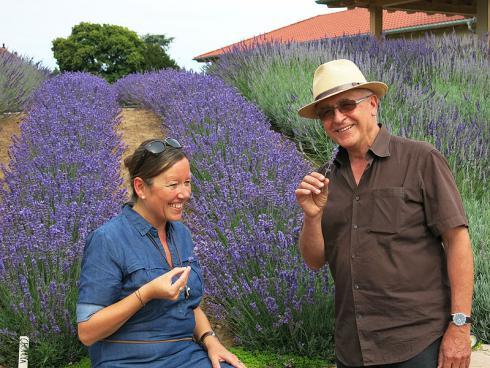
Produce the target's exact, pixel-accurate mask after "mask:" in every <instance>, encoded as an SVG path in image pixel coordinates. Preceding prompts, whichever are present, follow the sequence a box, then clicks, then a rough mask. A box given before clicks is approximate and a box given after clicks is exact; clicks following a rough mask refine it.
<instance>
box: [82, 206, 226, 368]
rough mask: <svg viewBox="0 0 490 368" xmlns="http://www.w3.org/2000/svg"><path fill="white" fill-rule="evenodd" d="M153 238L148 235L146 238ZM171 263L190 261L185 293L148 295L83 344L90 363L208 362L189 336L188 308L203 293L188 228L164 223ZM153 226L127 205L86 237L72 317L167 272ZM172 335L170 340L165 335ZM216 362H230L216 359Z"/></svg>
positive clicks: (202, 365) (206, 365) (202, 366)
mask: <svg viewBox="0 0 490 368" xmlns="http://www.w3.org/2000/svg"><path fill="white" fill-rule="evenodd" d="M150 237H152V238H153V240H151V239H150ZM167 242H168V246H169V249H170V253H171V255H172V262H173V264H174V265H175V266H183V267H185V266H190V267H191V273H190V275H189V279H188V282H187V286H188V287H189V288H190V293H189V295H188V298H185V296H184V293H181V294H180V296H179V298H178V300H175V301H172V300H165V299H154V300H151V301H150V302H148V303H147V304H146V305H145V306H144V307H143V308H141V309H140V310H139V311H138V312H136V313H135V314H134V315H133V316H132V317H131V318H130V319H129V320H128V321H127V322H126V323H125V324H124V325H123V326H121V328H119V330H117V331H116V332H115V333H114V334H112V335H111V336H108V337H107V338H105V339H103V340H101V341H98V342H96V343H95V344H93V345H92V346H90V347H89V354H90V359H91V362H92V366H93V367H111V368H116V367H146V368H152V367H161V368H174V367H175V368H177V367H179V368H191V367H192V368H210V367H211V363H210V361H209V359H208V355H207V353H206V352H205V351H204V350H203V349H202V348H201V346H200V345H198V344H196V343H195V342H194V341H192V340H191V338H192V336H193V331H194V327H195V319H194V309H195V308H196V307H197V306H198V305H199V302H200V301H201V298H202V295H203V280H202V272H201V268H200V266H199V263H198V261H197V259H196V258H195V256H194V253H193V242H192V239H191V235H190V232H189V229H188V228H187V227H186V226H185V225H184V224H182V223H181V222H169V223H167ZM169 270H170V267H169V265H168V263H167V261H166V259H165V255H164V252H163V248H162V244H161V242H160V240H159V238H158V234H157V230H156V229H155V228H154V227H152V226H151V225H150V224H149V223H148V222H147V221H146V220H145V219H144V218H143V217H141V216H140V215H139V214H138V213H137V212H135V211H134V210H133V209H132V208H131V206H130V205H125V206H124V207H123V210H122V213H121V214H119V215H118V216H116V217H114V218H113V219H111V220H110V221H108V222H107V223H105V224H104V225H102V226H101V227H100V228H98V229H97V230H95V231H94V232H92V233H91V234H90V235H89V237H88V238H87V243H86V245H85V250H84V257H83V261H82V270H81V275H80V286H79V295H78V303H77V319H78V322H81V321H84V320H87V319H88V318H90V315H91V314H93V313H95V312H96V311H97V310H99V309H102V308H104V307H106V306H109V305H111V304H114V303H116V302H118V301H119V300H121V299H123V298H125V297H127V296H128V295H130V294H132V293H133V292H135V291H136V290H137V289H138V288H140V287H141V286H143V285H144V284H146V283H148V282H149V281H151V280H153V279H154V278H156V277H158V276H160V275H163V274H164V273H166V272H168V271H169ZM167 340H173V341H167ZM221 367H231V366H230V365H228V364H226V363H222V364H221Z"/></svg>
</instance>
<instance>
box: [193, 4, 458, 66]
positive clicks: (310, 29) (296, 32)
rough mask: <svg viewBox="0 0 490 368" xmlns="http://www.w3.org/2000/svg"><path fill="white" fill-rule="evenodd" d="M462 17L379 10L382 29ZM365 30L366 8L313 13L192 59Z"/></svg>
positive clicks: (366, 28)
mask: <svg viewBox="0 0 490 368" xmlns="http://www.w3.org/2000/svg"><path fill="white" fill-rule="evenodd" d="M464 18H465V17H464V16H461V15H453V16H446V15H443V14H430V15H429V14H426V13H421V12H416V13H411V14H409V13H407V12H404V11H395V12H388V11H387V10H383V31H388V30H394V29H400V28H405V27H414V26H423V25H428V24H434V23H444V22H451V21H455V20H461V19H464ZM367 33H369V11H368V9H366V8H355V9H351V10H345V11H340V12H336V13H329V14H323V15H317V16H315V17H312V18H308V19H305V20H302V21H300V22H297V23H293V24H290V25H288V26H285V27H281V28H278V29H276V30H274V31H271V32H267V33H264V34H262V35H260V36H257V37H252V38H248V39H246V40H243V41H241V42H237V43H234V44H232V45H228V46H225V47H222V48H220V49H217V50H214V51H210V52H207V53H205V54H202V55H199V56H196V57H195V58H194V60H198V61H203V60H205V59H209V58H212V57H216V56H219V55H221V54H225V53H227V52H230V51H231V50H232V49H233V48H235V47H247V46H251V45H253V44H256V43H266V42H288V41H299V42H301V41H313V40H319V39H322V38H333V37H339V36H353V35H357V34H367Z"/></svg>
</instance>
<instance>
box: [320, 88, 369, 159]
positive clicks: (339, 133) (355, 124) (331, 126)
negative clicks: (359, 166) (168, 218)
mask: <svg viewBox="0 0 490 368" xmlns="http://www.w3.org/2000/svg"><path fill="white" fill-rule="evenodd" d="M370 95H372V96H371V97H367V96H370ZM364 97H367V98H365V99H363V98H364ZM361 99H363V100H361ZM359 100H361V101H359ZM334 106H335V107H336V108H335V109H333V111H332V108H333V107H334ZM316 110H317V111H318V113H319V115H320V116H322V118H321V121H322V123H323V127H324V129H325V132H326V133H327V135H328V136H329V137H330V138H331V139H332V140H333V141H334V142H336V143H337V144H339V145H340V146H342V147H344V148H345V149H346V150H347V151H349V152H350V153H355V152H357V151H358V152H360V153H362V152H365V151H367V149H368V148H369V147H370V146H371V144H372V143H373V141H374V139H375V138H376V135H377V133H378V126H377V123H376V114H377V111H378V98H377V97H376V96H375V95H374V93H373V92H371V91H369V90H365V89H358V90H350V91H346V92H343V93H340V94H338V95H336V96H332V97H330V98H327V99H326V100H323V101H321V102H320V103H319V104H318V105H317V107H316ZM348 110H350V111H348ZM342 111H343V112H342Z"/></svg>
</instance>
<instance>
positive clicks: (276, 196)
mask: <svg viewBox="0 0 490 368" xmlns="http://www.w3.org/2000/svg"><path fill="white" fill-rule="evenodd" d="M115 87H116V89H117V90H118V93H119V96H120V98H121V100H123V101H126V102H131V103H135V102H139V103H140V104H142V105H144V106H146V107H148V108H151V109H152V110H154V111H155V112H156V113H158V114H159V115H160V116H161V117H162V121H164V122H165V124H166V126H165V130H166V132H167V133H168V135H169V136H172V137H176V138H177V139H179V140H181V141H182V142H183V144H184V145H185V147H186V151H187V152H189V153H190V155H191V163H192V173H193V192H194V200H193V201H192V208H191V210H190V211H189V212H190V214H189V215H188V219H187V222H188V223H189V225H190V227H191V228H192V230H193V234H194V240H195V243H196V247H197V253H198V255H199V258H200V260H201V264H202V267H203V270H204V274H205V278H206V285H207V297H206V307H207V310H208V312H209V313H210V314H211V315H213V316H214V317H216V318H219V319H220V320H221V321H224V323H225V324H226V326H227V327H229V328H230V329H231V331H232V332H233V333H234V335H235V336H236V338H237V341H238V342H239V343H241V344H244V345H246V346H248V347H252V348H258V349H264V348H269V349H274V350H276V351H289V352H299V353H303V354H309V355H319V354H320V355H323V356H325V357H326V356H330V357H331V353H332V349H333V337H332V331H333V319H332V313H331V308H332V293H331V290H330V289H329V281H328V277H327V270H323V271H321V272H318V273H314V272H312V271H309V270H308V269H307V268H306V266H305V265H304V263H303V261H302V260H301V258H300V256H299V254H298V250H297V248H296V242H297V238H298V233H299V229H300V226H301V224H300V210H299V208H298V206H297V205H296V203H295V199H294V189H295V188H296V186H297V184H298V182H299V181H300V179H301V178H302V177H303V176H304V174H305V173H306V172H308V171H309V170H311V167H310V166H309V165H308V164H307V163H305V161H304V160H303V159H302V158H301V156H300V154H299V153H298V152H297V151H296V148H295V146H294V144H293V143H291V142H290V141H288V140H286V139H285V138H283V137H282V136H281V135H280V134H278V133H275V132H273V131H272V130H270V125H269V123H268V121H267V119H266V118H265V116H264V115H263V114H262V113H261V112H260V111H259V110H258V109H257V108H256V107H255V106H254V105H252V104H251V103H249V102H247V101H246V100H245V99H244V98H243V97H242V96H240V95H239V94H238V93H237V91H236V90H235V89H234V88H231V87H229V86H227V85H225V83H224V82H223V81H222V80H221V79H219V78H215V77H209V76H203V75H197V74H191V73H183V72H175V71H161V72H159V73H150V74H143V75H141V74H139V75H131V76H128V77H126V78H124V79H122V80H120V81H118V82H117V83H116V85H115ZM325 300H326V302H325Z"/></svg>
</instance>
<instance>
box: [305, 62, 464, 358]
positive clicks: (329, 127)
mask: <svg viewBox="0 0 490 368" xmlns="http://www.w3.org/2000/svg"><path fill="white" fill-rule="evenodd" d="M387 89H388V87H387V86H386V85H385V84H384V83H381V82H367V81H366V79H365V77H364V75H363V74H362V73H361V71H360V70H359V68H358V67H357V66H356V65H355V64H354V63H352V62H351V61H349V60H334V61H331V62H328V63H326V64H322V65H320V66H319V67H318V69H317V70H316V71H315V74H314V78H313V97H314V101H313V102H312V103H310V104H308V105H306V106H304V107H303V108H301V109H300V110H299V115H300V116H303V117H306V118H310V119H320V120H321V121H322V123H323V126H324V129H325V132H326V133H327V135H328V136H329V137H330V138H331V139H332V140H333V141H334V142H335V143H337V144H338V145H339V151H338V153H337V155H336V157H335V159H334V160H333V161H332V162H331V164H330V163H329V164H327V165H326V167H324V168H322V169H320V170H318V171H319V172H312V173H310V174H308V175H306V176H305V177H304V179H303V181H302V182H301V183H300V185H299V187H298V189H297V190H296V198H297V201H298V203H299V205H300V206H301V207H302V209H303V211H304V224H303V229H302V231H301V234H300V239H299V244H300V250H301V253H302V256H303V257H304V259H305V262H306V263H307V265H308V266H309V267H310V268H312V269H319V268H320V267H322V266H323V265H325V264H326V263H328V264H329V267H330V269H331V271H332V274H333V277H334V280H335V285H336V287H335V311H336V328H335V341H336V344H335V345H336V356H337V367H339V368H340V367H364V366H371V367H373V366H374V367H390V368H395V367H396V368H429V367H430V368H435V367H438V368H463V367H468V366H469V361H470V354H471V349H470V323H471V318H470V315H471V300H472V293H473V256H472V250H471V244H470V239H469V235H468V230H467V226H468V224H467V220H466V217H465V214H464V210H463V205H462V201H461V197H460V195H459V193H458V190H457V188H456V185H455V182H454V178H453V177H452V175H451V173H450V171H449V168H448V165H447V162H446V160H445V159H444V158H443V157H442V156H441V154H440V153H439V152H438V151H437V150H436V149H435V148H434V147H433V146H431V145H430V144H428V143H425V142H417V141H413V140H409V139H405V138H401V137H397V136H393V135H390V133H389V132H388V131H387V129H386V128H385V127H384V126H382V125H381V124H378V123H377V112H378V106H379V99H380V98H381V97H383V96H384V95H385V93H386V91H387ZM325 169H326V171H324V170H325ZM330 170H331V171H330ZM327 172H328V174H327ZM326 176H328V178H327V177H326Z"/></svg>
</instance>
